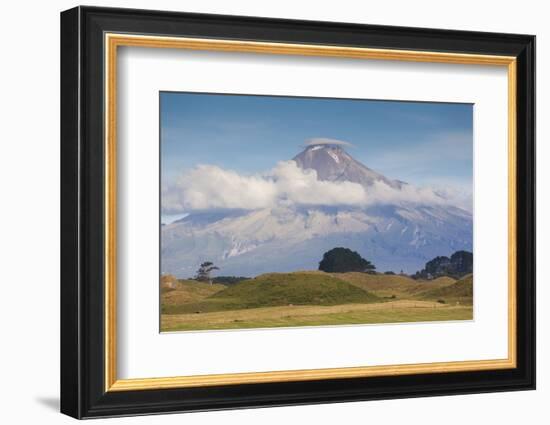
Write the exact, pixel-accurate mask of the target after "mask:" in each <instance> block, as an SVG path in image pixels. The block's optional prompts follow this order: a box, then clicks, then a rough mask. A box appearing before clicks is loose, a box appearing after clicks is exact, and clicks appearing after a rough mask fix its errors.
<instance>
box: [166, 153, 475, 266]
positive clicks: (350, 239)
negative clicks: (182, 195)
mask: <svg viewBox="0 0 550 425" xmlns="http://www.w3.org/2000/svg"><path fill="white" fill-rule="evenodd" d="M293 160H294V161H295V163H296V164H297V165H298V167H299V168H301V169H303V170H314V171H315V173H316V177H317V180H320V181H327V182H352V183H356V184H359V185H361V187H363V188H364V189H365V191H366V193H367V196H368V194H369V193H371V192H370V191H373V190H375V189H376V188H379V187H383V188H384V189H385V190H386V191H390V192H391V193H390V194H391V195H392V196H389V197H388V198H387V199H388V201H387V202H382V201H379V202H376V203H372V204H365V205H362V206H357V205H356V206H349V205H348V206H315V205H310V206H307V205H297V204H291V203H281V204H278V205H276V206H273V207H270V208H261V209H256V210H236V209H231V210H216V211H206V212H201V211H197V212H192V213H190V214H189V215H187V216H186V217H184V218H183V219H181V220H179V221H176V222H174V223H171V224H167V225H166V226H162V228H161V232H162V234H161V269H162V272H163V273H172V274H175V275H176V276H178V277H189V276H192V275H193V274H194V272H195V271H196V269H197V268H198V265H199V264H200V263H201V262H203V261H212V262H214V264H216V265H217V266H218V267H220V269H221V270H220V273H221V274H223V275H236V276H257V275H259V274H262V273H270V272H289V271H295V270H311V269H314V270H316V269H317V267H318V265H319V261H320V260H321V258H322V257H323V253H325V252H326V251H328V250H330V249H332V248H334V247H339V246H341V247H345V248H349V249H351V250H353V251H357V252H358V253H359V254H360V255H361V256H362V257H363V258H366V259H367V260H369V261H371V262H372V263H374V264H375V266H376V268H377V270H379V271H386V270H393V271H395V272H400V271H401V270H403V271H405V272H407V273H413V272H415V271H417V270H420V269H422V268H423V267H424V264H425V263H426V262H427V261H428V260H430V259H432V258H434V257H436V256H446V255H450V254H452V253H453V252H455V251H459V250H468V251H471V250H472V215H471V213H470V212H468V211H466V210H463V209H461V208H458V207H455V206H452V205H451V204H449V203H447V202H444V201H445V199H443V198H442V197H441V195H437V194H435V193H434V194H432V195H433V196H434V197H440V198H441V199H440V200H441V202H414V201H411V200H410V199H409V198H410V196H409V197H408V198H403V197H402V196H401V195H402V194H404V193H411V190H414V187H413V186H412V185H409V184H407V183H405V182H401V181H399V180H392V179H389V178H387V177H386V176H383V175H382V174H380V173H377V172H376V171H374V170H372V169H370V168H368V167H367V166H365V165H363V164H362V163H360V162H359V161H357V160H356V159H355V158H353V157H352V156H351V155H350V154H349V153H347V152H346V151H345V149H344V147H343V146H341V145H338V144H333V143H326V142H324V143H317V144H315V143H313V144H310V145H309V146H307V147H306V148H305V149H304V150H303V151H302V152H301V153H299V154H298V155H297V156H295V157H294V158H293ZM412 193H414V192H412ZM401 198H403V199H401ZM407 199H409V200H407ZM436 200H439V198H438V199H436Z"/></svg>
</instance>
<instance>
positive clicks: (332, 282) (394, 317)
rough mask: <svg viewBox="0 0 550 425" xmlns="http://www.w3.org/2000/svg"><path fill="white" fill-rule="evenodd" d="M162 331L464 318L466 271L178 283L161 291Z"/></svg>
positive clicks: (467, 315) (467, 309)
mask: <svg viewBox="0 0 550 425" xmlns="http://www.w3.org/2000/svg"><path fill="white" fill-rule="evenodd" d="M161 312H162V314H161V329H162V331H184V330H206V329H239V328H269V327H289V326H320V325H343V324H367V323H400V322H425V321H445V320H470V319H472V318H473V308H472V276H471V275H470V276H467V277H465V278H463V279H461V280H459V281H455V280H454V279H451V278H438V279H435V280H431V281H417V280H413V279H411V278H409V277H407V276H400V275H378V274H377V275H370V274H365V273H334V274H329V273H324V272H318V271H302V272H294V273H269V274H265V275H261V276H258V277H256V278H254V279H248V280H245V281H243V282H240V283H238V284H236V285H232V286H229V287H227V286H224V285H216V284H214V285H209V284H206V283H198V282H195V281H186V280H180V281H179V282H178V284H177V285H176V286H175V287H174V288H171V289H166V288H165V289H163V290H162V291H161Z"/></svg>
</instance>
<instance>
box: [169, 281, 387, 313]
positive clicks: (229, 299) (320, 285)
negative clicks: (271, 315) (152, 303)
mask: <svg viewBox="0 0 550 425" xmlns="http://www.w3.org/2000/svg"><path fill="white" fill-rule="evenodd" d="M378 301H380V299H379V298H378V297H377V296H375V295H373V294H371V293H370V292H368V291H366V290H364V289H361V288H359V287H357V286H355V285H352V284H350V283H349V282H346V281H344V280H342V279H339V278H337V277H334V276H332V275H330V274H326V273H308V272H294V273H268V274H264V275H260V276H257V277H256V278H254V279H249V280H245V281H243V282H240V283H238V284H236V285H233V286H231V287H228V288H226V289H223V290H221V291H219V292H216V293H214V294H213V295H211V296H208V297H207V298H204V299H203V300H202V301H199V302H192V303H187V304H182V305H177V306H176V305H172V306H170V305H167V306H164V307H163V312H164V313H168V314H176V313H196V312H201V313H205V312H214V311H224V310H242V309H250V308H259V307H274V306H288V305H318V306H319V305H320V306H330V305H339V304H349V303H372V302H378Z"/></svg>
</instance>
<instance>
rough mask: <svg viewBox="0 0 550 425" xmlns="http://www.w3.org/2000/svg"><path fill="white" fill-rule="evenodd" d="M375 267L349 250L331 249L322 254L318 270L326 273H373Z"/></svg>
mask: <svg viewBox="0 0 550 425" xmlns="http://www.w3.org/2000/svg"><path fill="white" fill-rule="evenodd" d="M375 269H376V267H375V266H374V264H372V263H371V262H370V261H368V260H365V259H364V258H363V257H361V256H360V255H359V254H358V253H357V252H355V251H352V250H351V249H349V248H342V247H339V248H333V249H331V250H330V251H327V252H325V253H324V254H323V259H322V260H321V262H320V263H319V270H322V271H324V272H327V273H345V272H366V273H369V272H371V273H372V272H374V270H375Z"/></svg>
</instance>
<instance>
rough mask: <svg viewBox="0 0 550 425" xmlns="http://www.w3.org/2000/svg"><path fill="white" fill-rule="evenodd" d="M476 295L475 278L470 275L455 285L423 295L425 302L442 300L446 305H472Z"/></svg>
mask: <svg viewBox="0 0 550 425" xmlns="http://www.w3.org/2000/svg"><path fill="white" fill-rule="evenodd" d="M473 295H474V286H473V276H472V275H471V274H470V275H468V276H465V277H463V278H462V279H460V280H457V281H456V282H455V283H453V284H451V285H448V286H444V287H442V288H437V289H432V290H430V291H427V292H424V293H423V294H422V299H425V300H435V299H437V300H442V301H445V302H446V303H448V302H451V303H456V302H459V303H461V304H472V302H473Z"/></svg>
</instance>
